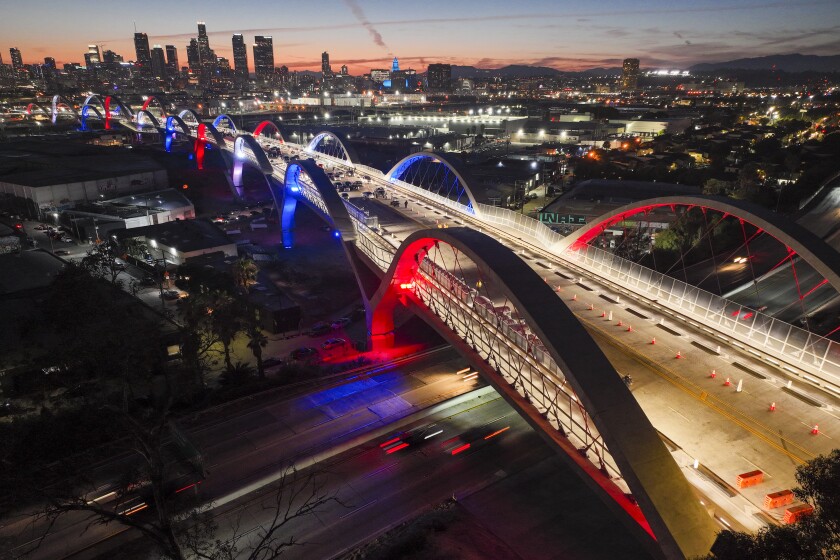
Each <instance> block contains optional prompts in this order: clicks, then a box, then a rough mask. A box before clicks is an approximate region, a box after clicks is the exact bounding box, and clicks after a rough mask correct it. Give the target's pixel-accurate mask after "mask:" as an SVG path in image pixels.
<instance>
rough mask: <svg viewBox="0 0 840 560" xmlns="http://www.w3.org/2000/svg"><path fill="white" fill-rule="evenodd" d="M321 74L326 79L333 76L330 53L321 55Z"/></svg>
mask: <svg viewBox="0 0 840 560" xmlns="http://www.w3.org/2000/svg"><path fill="white" fill-rule="evenodd" d="M321 74H322V75H323V77H324V78H329V77H330V76H332V68H331V67H330V53H328V52H326V51H324V52H322V53H321Z"/></svg>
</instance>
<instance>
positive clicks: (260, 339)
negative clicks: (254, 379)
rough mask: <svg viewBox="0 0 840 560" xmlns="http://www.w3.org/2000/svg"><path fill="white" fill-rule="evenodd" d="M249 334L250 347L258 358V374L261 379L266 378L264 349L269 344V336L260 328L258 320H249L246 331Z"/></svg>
mask: <svg viewBox="0 0 840 560" xmlns="http://www.w3.org/2000/svg"><path fill="white" fill-rule="evenodd" d="M245 333H246V335H247V336H248V348H250V349H251V352H253V353H254V358H256V359H257V375H259V376H260V379H265V368H264V367H263V359H262V351H263V348H265V347H266V345H267V344H268V337H266V336H265V335H264V334H263V332H262V331H261V330H260V327H259V325H258V324H257V322H256V321H253V320H252V321H248V327H247V330H246V331H245Z"/></svg>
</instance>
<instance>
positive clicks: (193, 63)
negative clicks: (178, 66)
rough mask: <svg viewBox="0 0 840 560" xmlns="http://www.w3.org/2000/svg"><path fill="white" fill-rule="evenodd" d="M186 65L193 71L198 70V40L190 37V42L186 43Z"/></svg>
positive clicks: (199, 62) (199, 58)
mask: <svg viewBox="0 0 840 560" xmlns="http://www.w3.org/2000/svg"><path fill="white" fill-rule="evenodd" d="M187 65H188V66H189V67H190V70H192V71H193V72H198V71H199V70H200V67H201V57H199V55H198V41H196V40H195V38H192V39H190V44H189V45H187Z"/></svg>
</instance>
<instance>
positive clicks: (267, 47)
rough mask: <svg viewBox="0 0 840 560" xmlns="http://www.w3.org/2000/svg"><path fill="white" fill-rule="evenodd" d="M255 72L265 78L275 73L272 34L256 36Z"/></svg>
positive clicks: (258, 76) (259, 76)
mask: <svg viewBox="0 0 840 560" xmlns="http://www.w3.org/2000/svg"><path fill="white" fill-rule="evenodd" d="M254 73H255V74H256V75H257V78H261V79H264V80H265V79H267V78H268V77H270V76H271V75H272V74H273V73H274V39H273V38H272V37H270V36H263V35H257V36H256V37H254Z"/></svg>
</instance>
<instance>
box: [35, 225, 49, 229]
mask: <svg viewBox="0 0 840 560" xmlns="http://www.w3.org/2000/svg"><path fill="white" fill-rule="evenodd" d="M47 227H48V226H45V225H44V224H38V225H37V226H35V229H37V230H38V231H44V230H45V229H47Z"/></svg>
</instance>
